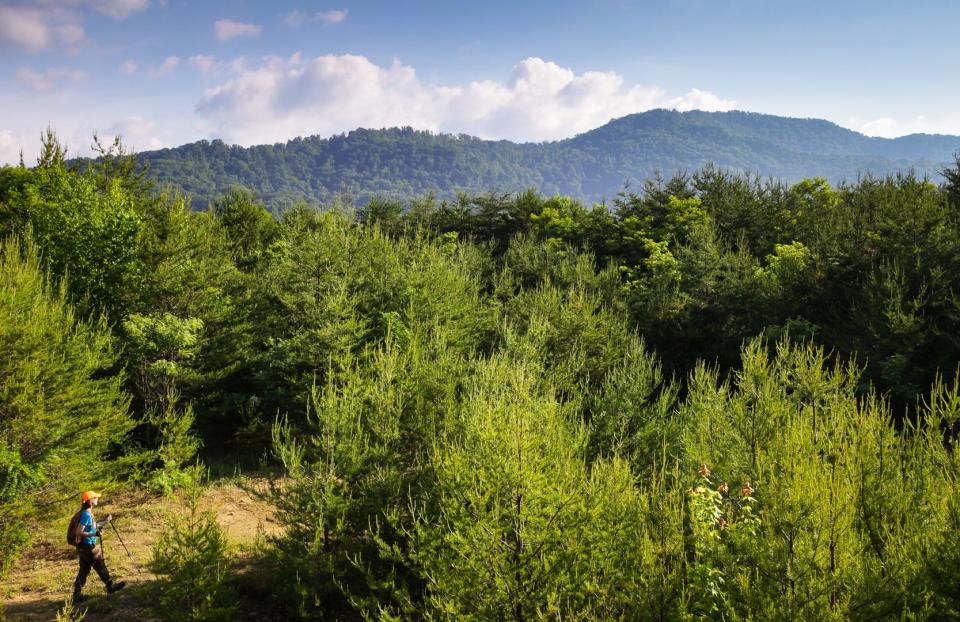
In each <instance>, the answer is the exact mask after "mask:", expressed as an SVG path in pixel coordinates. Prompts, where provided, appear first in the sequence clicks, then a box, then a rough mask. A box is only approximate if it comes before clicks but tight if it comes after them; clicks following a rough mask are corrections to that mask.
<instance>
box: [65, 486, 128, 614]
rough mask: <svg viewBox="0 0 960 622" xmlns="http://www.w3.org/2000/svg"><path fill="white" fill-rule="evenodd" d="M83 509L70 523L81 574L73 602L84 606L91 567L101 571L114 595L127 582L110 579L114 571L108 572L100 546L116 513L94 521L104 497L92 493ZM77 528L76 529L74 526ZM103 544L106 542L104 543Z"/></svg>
mask: <svg viewBox="0 0 960 622" xmlns="http://www.w3.org/2000/svg"><path fill="white" fill-rule="evenodd" d="M81 500H82V501H83V507H82V508H80V511H79V512H77V514H75V515H74V517H73V520H71V521H70V525H71V529H70V530H69V531H71V532H72V534H73V543H74V544H75V545H76V547H77V553H78V554H79V555H80V571H79V572H78V573H77V580H76V581H74V582H73V602H75V603H80V602H83V601H84V600H86V597H85V596H83V595H82V594H81V593H80V592H81V591H82V590H83V585H84V584H85V583H86V582H87V575H89V574H90V568H93V569H94V570H96V571H97V575H98V576H99V577H100V580H101V581H103V584H104V585H106V586H107V593H108V594H113V593H114V592H116V591H118V590H122V589H123V588H124V586H126V583H125V582H123V581H114V580H113V579H111V578H110V571H109V570H107V564H106V562H105V561H104V560H103V550H102V549H101V547H100V546H97V536H99V535H101V534H100V530H101V528H103V526H104V525H106V524H107V523H109V522H110V521H111V520H113V514H110V515H109V516H107V518H106V520H103V521H101V522H99V523H98V522H96V519H94V518H93V508H95V507H96V506H97V503H98V502H99V500H100V495H99V494H97V493H95V492H93V491H92V490H88V491H87V492H85V493H83V495H82V496H81ZM74 525H75V526H74ZM101 542H102V540H101Z"/></svg>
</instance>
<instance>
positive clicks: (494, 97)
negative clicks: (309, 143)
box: [197, 54, 734, 144]
mask: <svg viewBox="0 0 960 622" xmlns="http://www.w3.org/2000/svg"><path fill="white" fill-rule="evenodd" d="M233 72H234V75H233V76H232V77H231V79H229V80H227V81H225V82H223V83H222V84H219V85H218V86H216V87H214V88H211V89H209V90H207V92H206V93H205V94H204V96H203V98H202V99H201V101H200V102H199V103H198V105H197V112H198V114H199V115H200V117H201V118H202V120H203V122H204V126H205V128H206V130H207V131H208V132H209V133H210V134H211V135H213V136H219V137H222V138H224V139H226V140H228V141H231V142H236V143H240V144H254V143H260V142H273V141H276V140H283V139H287V138H291V137H294V136H298V135H307V134H321V135H329V134H334V133H337V132H343V131H348V130H351V129H355V128H357V127H374V128H377V127H390V126H406V125H409V126H413V127H417V128H420V129H428V130H433V131H446V132H455V133H459V132H464V133H469V134H473V135H476V136H480V137H483V138H494V139H496V138H507V139H511V140H526V141H542V140H554V139H559V138H566V137H569V136H573V135H575V134H577V133H580V132H584V131H587V130H590V129H592V128H595V127H597V126H599V125H602V124H603V123H606V122H607V121H609V120H610V119H613V118H616V117H621V116H624V115H627V114H631V113H635V112H642V111H644V110H649V109H651V108H657V107H672V108H678V109H682V110H689V109H693V108H700V109H705V110H729V109H731V108H732V107H733V106H734V102H733V101H729V100H725V99H721V98H720V97H717V96H716V95H714V94H712V93H709V92H707V91H701V90H698V89H693V90H691V91H690V92H689V93H687V94H685V95H681V96H674V97H669V96H668V95H667V94H666V93H664V91H663V90H662V89H659V88H656V87H645V86H640V85H625V84H624V80H623V77H622V76H620V75H619V74H617V73H615V72H609V71H587V72H584V73H580V74H577V73H575V72H574V71H572V70H571V69H569V68H565V67H561V66H560V65H557V64H556V63H553V62H550V61H546V60H543V59H540V58H527V59H524V60H523V61H521V62H519V63H518V64H517V65H516V66H515V67H514V68H513V72H512V74H511V75H510V77H509V78H508V79H507V80H506V81H502V82H501V81H494V80H483V81H474V82H469V83H467V84H459V85H430V84H425V83H423V82H421V81H420V79H419V78H418V77H417V74H416V71H415V70H414V69H413V68H412V67H410V66H408V65H404V64H402V63H400V62H398V61H395V62H394V63H393V64H391V65H389V66H379V65H377V64H375V63H373V62H371V61H370V60H369V59H367V58H366V57H364V56H355V55H349V54H347V55H342V56H334V55H328V56H318V57H314V58H304V57H301V56H300V55H299V54H295V55H293V56H291V57H288V58H279V57H269V58H265V59H262V60H261V61H259V62H258V63H236V64H235V65H234V68H233Z"/></svg>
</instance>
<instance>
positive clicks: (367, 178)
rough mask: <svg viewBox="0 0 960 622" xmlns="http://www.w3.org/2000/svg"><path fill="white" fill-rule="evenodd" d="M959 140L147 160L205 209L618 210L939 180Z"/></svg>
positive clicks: (441, 144)
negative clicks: (236, 194)
mask: <svg viewBox="0 0 960 622" xmlns="http://www.w3.org/2000/svg"><path fill="white" fill-rule="evenodd" d="M958 151H960V137H957V136H931V135H919V134H915V135H911V136H904V137H902V138H897V139H893V140H891V139H884V138H870V137H867V136H864V135H862V134H858V133H857V132H853V131H850V130H847V129H844V128H841V127H839V126H837V125H835V124H833V123H830V122H827V121H822V120H817V119H791V118H785V117H776V116H771V115H761V114H755V113H745V112H728V113H707V112H700V111H694V112H686V113H681V112H676V111H668V110H654V111H650V112H645V113H641V114H635V115H630V116H628V117H624V118H621V119H617V120H614V121H611V122H610V123H608V124H606V125H604V126H603V127H600V128H597V129H595V130H592V131H590V132H587V133H585V134H581V135H579V136H576V137H575V138H571V139H569V140H563V141H558V142H551V143H541V144H515V143H511V142H509V141H486V140H480V139H477V138H472V137H469V136H452V135H446V134H432V133H429V132H421V131H415V130H412V129H410V128H403V129H387V130H363V129H361V130H356V131H353V132H350V133H349V134H346V135H339V136H334V137H331V138H319V137H310V138H297V139H294V140H291V141H289V142H287V143H284V144H275V145H260V146H255V147H250V148H241V147H235V146H228V145H226V144H224V143H223V142H221V141H213V142H207V141H200V142H196V143H191V144H188V145H183V146H181V147H177V148H174V149H162V150H160V151H151V152H146V153H143V154H141V155H140V157H141V159H142V160H143V161H144V162H147V163H149V165H150V170H151V174H152V176H153V178H154V179H155V180H157V181H158V182H160V183H161V184H171V185H173V186H177V187H180V188H182V189H184V190H185V191H187V192H188V193H189V194H190V196H191V197H192V201H193V206H194V207H206V205H207V204H208V203H209V202H210V201H212V200H214V199H215V198H217V197H219V196H222V195H224V194H226V193H227V192H228V191H229V190H230V189H231V188H233V187H235V186H243V187H245V188H249V189H251V190H254V191H255V192H256V193H257V194H258V196H260V197H261V198H262V199H263V200H264V202H265V203H266V205H267V206H268V207H269V208H271V209H280V208H284V207H289V206H291V205H294V204H296V203H297V202H301V201H303V202H306V203H308V204H318V203H324V202H329V201H331V200H332V198H333V197H334V196H335V195H336V194H338V193H349V194H350V195H351V196H352V197H353V200H354V201H356V202H357V203H360V204H363V203H366V202H367V201H368V200H370V198H372V197H375V196H379V197H390V198H411V197H413V196H417V195H423V194H426V193H428V192H434V193H436V194H437V195H438V196H441V197H452V196H454V195H455V194H456V193H457V192H459V191H466V192H469V193H478V192H480V193H484V192H514V191H516V190H518V189H523V188H535V189H537V190H539V191H540V192H542V193H544V194H548V195H550V194H564V195H569V196H571V197H574V198H577V199H580V200H583V201H586V202H588V203H590V202H596V201H600V200H603V199H606V200H608V201H609V200H611V199H612V198H613V197H614V196H615V195H616V193H617V192H618V191H619V190H620V189H622V188H623V187H624V185H625V184H632V185H637V184H639V183H642V181H643V180H645V179H648V178H651V177H653V176H654V175H655V174H656V173H657V172H658V171H659V172H661V173H663V174H664V175H666V176H669V175H671V174H673V173H675V172H679V171H692V170H696V169H698V168H701V167H703V166H704V165H706V164H707V163H710V162H713V163H715V164H716V165H717V166H720V167H722V168H725V169H728V170H730V171H733V172H738V173H746V172H750V173H755V174H758V175H760V176H773V177H777V178H780V179H783V180H785V181H788V182H790V181H799V180H800V179H802V178H805V177H824V178H827V179H828V180H830V181H831V182H833V183H837V182H840V181H854V180H856V178H857V177H858V176H860V175H861V174H863V173H865V172H871V173H874V174H884V173H890V172H894V171H897V170H907V169H914V170H916V171H917V172H918V173H920V174H929V175H935V174H936V172H937V170H938V168H939V167H940V166H942V165H943V163H945V162H948V161H950V159H951V156H952V154H953V153H955V152H958Z"/></svg>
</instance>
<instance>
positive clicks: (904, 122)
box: [849, 115, 960, 138]
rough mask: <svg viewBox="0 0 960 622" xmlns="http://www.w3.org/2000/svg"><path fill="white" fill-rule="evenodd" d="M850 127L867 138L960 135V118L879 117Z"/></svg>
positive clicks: (851, 124)
mask: <svg viewBox="0 0 960 622" xmlns="http://www.w3.org/2000/svg"><path fill="white" fill-rule="evenodd" d="M849 125H850V127H852V128H853V129H855V130H857V131H859V132H860V133H862V134H866V135H867V136H880V137H883V138H896V137H897V136H905V135H907V134H937V133H944V134H960V118H952V119H951V118H940V119H936V120H932V119H928V118H927V117H925V116H923V115H919V116H916V117H913V118H910V119H898V118H896V117H879V118H876V119H872V120H870V121H866V122H863V121H860V120H853V121H852V122H851V123H850V124H849Z"/></svg>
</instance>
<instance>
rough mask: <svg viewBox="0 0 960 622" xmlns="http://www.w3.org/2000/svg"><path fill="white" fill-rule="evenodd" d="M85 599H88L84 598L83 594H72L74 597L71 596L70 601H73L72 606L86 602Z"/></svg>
mask: <svg viewBox="0 0 960 622" xmlns="http://www.w3.org/2000/svg"><path fill="white" fill-rule="evenodd" d="M87 598H88V597H87V596H84V595H83V594H74V595H73V599H72V600H73V604H74V605H79V604H80V603H83V602H86V600H87Z"/></svg>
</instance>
